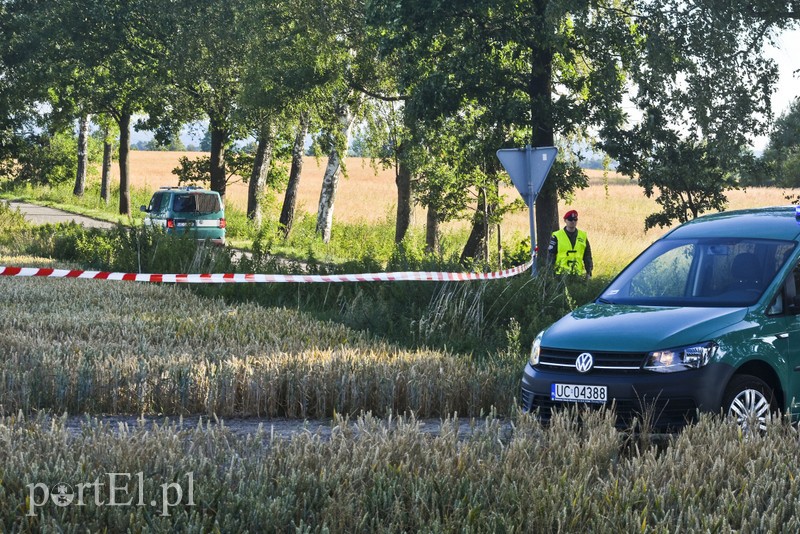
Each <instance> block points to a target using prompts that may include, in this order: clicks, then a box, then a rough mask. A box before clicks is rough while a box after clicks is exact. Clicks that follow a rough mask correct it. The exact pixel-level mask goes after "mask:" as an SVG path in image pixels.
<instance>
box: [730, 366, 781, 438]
mask: <svg viewBox="0 0 800 534" xmlns="http://www.w3.org/2000/svg"><path fill="white" fill-rule="evenodd" d="M722 409H723V411H724V413H725V415H727V416H728V417H730V418H732V419H734V420H735V421H736V424H737V425H739V426H740V427H741V428H742V431H744V432H745V433H748V432H749V431H750V429H751V428H757V429H758V431H759V432H763V431H764V430H766V428H767V426H766V425H767V421H768V420H769V419H770V418H771V417H772V416H773V415H775V414H777V412H778V410H777V406H776V405H775V393H774V392H773V391H772V388H771V387H770V386H769V384H767V383H766V382H764V381H763V380H761V379H760V378H758V377H757V376H752V375H736V376H734V377H733V378H732V379H731V381H730V383H729V384H728V387H727V388H726V389H725V395H724V396H723V401H722Z"/></svg>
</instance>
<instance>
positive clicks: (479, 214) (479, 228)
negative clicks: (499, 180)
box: [461, 189, 494, 263]
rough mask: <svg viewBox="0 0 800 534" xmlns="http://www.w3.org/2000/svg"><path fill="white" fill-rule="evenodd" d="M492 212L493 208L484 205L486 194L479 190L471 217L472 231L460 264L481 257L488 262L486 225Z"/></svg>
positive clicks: (462, 252)
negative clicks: (476, 203)
mask: <svg viewBox="0 0 800 534" xmlns="http://www.w3.org/2000/svg"><path fill="white" fill-rule="evenodd" d="M493 211H494V206H493V205H491V204H489V205H487V203H486V192H485V190H484V189H481V190H480V193H479V194H478V205H477V207H476V208H475V215H473V216H472V231H471V232H470V234H469V238H468V239H467V244H466V245H464V250H462V251H461V263H464V262H466V260H467V259H470V258H471V259H476V258H478V257H480V256H483V259H484V260H486V261H488V257H487V251H488V246H489V235H488V224H487V221H488V220H489V216H490V215H491V213H492V212H493Z"/></svg>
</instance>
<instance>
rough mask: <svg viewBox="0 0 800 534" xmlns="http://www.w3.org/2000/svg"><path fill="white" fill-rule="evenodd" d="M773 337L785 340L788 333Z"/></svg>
mask: <svg viewBox="0 0 800 534" xmlns="http://www.w3.org/2000/svg"><path fill="white" fill-rule="evenodd" d="M775 337H777V338H778V339H786V338H787V337H789V332H781V333H780V334H778V335H776V336H775Z"/></svg>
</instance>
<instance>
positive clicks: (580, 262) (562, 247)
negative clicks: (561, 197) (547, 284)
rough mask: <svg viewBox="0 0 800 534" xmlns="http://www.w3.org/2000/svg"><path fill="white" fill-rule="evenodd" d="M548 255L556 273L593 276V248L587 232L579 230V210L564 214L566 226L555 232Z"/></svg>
mask: <svg viewBox="0 0 800 534" xmlns="http://www.w3.org/2000/svg"><path fill="white" fill-rule="evenodd" d="M547 257H548V260H549V262H550V263H552V264H553V266H554V269H555V272H556V274H574V275H578V276H585V277H586V278H591V277H592V269H593V268H594V264H593V263H592V248H591V247H590V246H589V238H588V237H587V236H586V232H584V231H583V230H578V212H577V211H576V210H569V211H568V212H567V213H565V214H564V228H562V229H561V230H557V231H555V232H553V235H552V237H550V246H549V247H548V248H547Z"/></svg>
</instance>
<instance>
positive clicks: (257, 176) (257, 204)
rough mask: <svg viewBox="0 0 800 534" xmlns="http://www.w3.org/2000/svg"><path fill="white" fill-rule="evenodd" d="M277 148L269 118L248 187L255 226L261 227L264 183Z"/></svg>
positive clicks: (258, 147)
mask: <svg viewBox="0 0 800 534" xmlns="http://www.w3.org/2000/svg"><path fill="white" fill-rule="evenodd" d="M274 148H275V126H274V124H273V123H272V121H271V120H267V122H265V123H264V124H263V125H262V127H261V131H260V132H259V134H258V146H257V147H256V155H255V161H254V162H253V172H252V174H251V175H250V183H249V184H248V187H247V218H248V219H250V220H251V221H253V224H254V225H255V227H256V228H257V229H258V228H261V222H262V213H261V202H262V200H263V198H264V184H265V183H266V182H267V174H269V169H270V167H271V166H272V152H273V150H274Z"/></svg>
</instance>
